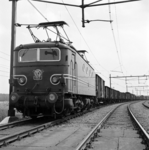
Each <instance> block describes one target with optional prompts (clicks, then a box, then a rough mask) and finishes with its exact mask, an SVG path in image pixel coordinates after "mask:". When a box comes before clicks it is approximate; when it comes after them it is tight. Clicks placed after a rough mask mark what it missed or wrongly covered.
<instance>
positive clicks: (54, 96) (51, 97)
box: [48, 93, 58, 103]
mask: <svg viewBox="0 0 149 150" xmlns="http://www.w3.org/2000/svg"><path fill="white" fill-rule="evenodd" d="M57 99H58V96H57V94H56V93H50V94H49V95H48V102H49V103H55V102H56V101H57Z"/></svg>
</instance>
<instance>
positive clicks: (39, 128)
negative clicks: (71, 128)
mask: <svg viewBox="0 0 149 150" xmlns="http://www.w3.org/2000/svg"><path fill="white" fill-rule="evenodd" d="M85 113H86V112H81V113H78V114H75V115H71V116H68V117H65V118H63V119H58V120H55V121H51V122H48V123H44V124H42V125H38V126H36V127H33V128H31V129H28V130H25V131H20V132H17V133H15V134H12V135H8V136H5V137H3V138H0V147H2V146H4V145H5V146H6V145H8V144H9V143H10V142H13V141H16V140H20V139H22V138H24V137H27V136H31V135H32V134H34V133H37V132H40V131H42V130H44V129H47V128H49V127H52V126H54V125H57V124H60V123H62V122H65V121H67V120H69V119H72V118H75V117H78V116H81V115H83V114H85Z"/></svg>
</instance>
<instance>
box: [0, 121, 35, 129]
mask: <svg viewBox="0 0 149 150" xmlns="http://www.w3.org/2000/svg"><path fill="white" fill-rule="evenodd" d="M30 120H32V119H30V118H26V119H23V120H19V121H14V122H10V123H7V124H0V131H1V130H5V129H7V128H12V127H14V126H17V125H20V124H22V123H25V122H28V121H30Z"/></svg>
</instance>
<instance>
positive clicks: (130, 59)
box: [0, 0, 149, 94]
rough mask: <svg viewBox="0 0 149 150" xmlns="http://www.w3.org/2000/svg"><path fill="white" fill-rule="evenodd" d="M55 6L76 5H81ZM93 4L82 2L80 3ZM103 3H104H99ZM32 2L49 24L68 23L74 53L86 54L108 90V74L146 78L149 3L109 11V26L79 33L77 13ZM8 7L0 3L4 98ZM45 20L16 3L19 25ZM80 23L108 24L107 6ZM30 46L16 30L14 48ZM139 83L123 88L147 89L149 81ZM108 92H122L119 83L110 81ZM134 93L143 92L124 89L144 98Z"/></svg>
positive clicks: (88, 13)
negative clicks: (26, 44) (110, 90)
mask: <svg viewBox="0 0 149 150" xmlns="http://www.w3.org/2000/svg"><path fill="white" fill-rule="evenodd" d="M55 1H56V2H65V3H71V4H78V5H80V4H81V0H73V1H71V2H70V0H55ZM93 1H94V0H85V3H86V4H87V3H91V2H93ZM107 1H108V0H103V1H102V2H100V3H104V2H107ZM114 1H118V0H110V2H114ZM119 1H122V0H119ZM31 2H32V4H33V5H34V6H35V7H36V8H37V9H38V10H39V11H40V12H41V13H42V14H43V15H44V17H45V18H47V19H48V20H49V21H59V20H63V21H65V22H67V23H68V25H69V26H66V28H65V29H66V32H67V34H68V36H69V38H70V39H71V41H72V42H73V45H74V47H75V48H76V49H78V50H86V51H87V52H88V53H87V54H86V57H87V59H88V60H89V62H90V64H91V65H92V66H93V68H94V69H95V71H96V72H98V74H99V75H100V76H101V77H102V78H103V79H104V80H105V82H106V85H108V86H109V75H110V74H111V76H112V77H115V76H126V75H127V76H130V75H149V0H142V1H136V2H130V3H123V4H117V5H111V6H110V11H111V18H112V20H113V23H112V26H111V24H110V23H109V22H90V23H89V24H85V26H86V27H85V28H82V22H81V20H82V14H81V9H80V8H75V7H65V6H60V5H53V4H46V3H39V2H34V1H31ZM11 5H12V2H10V1H9V0H2V3H1V5H0V93H8V92H9V84H8V78H9V65H10V61H9V60H10V58H9V57H10V56H9V55H10V41H11V39H10V36H11V13H12V12H11V11H12V10H11ZM44 17H43V16H41V15H40V14H39V12H37V10H35V8H33V6H32V5H31V4H30V3H29V2H28V0H20V1H18V2H17V22H18V23H24V24H36V23H40V22H46V20H45V18H44ZM85 19H87V20H96V19H104V20H109V19H110V17H109V6H98V7H91V8H86V9H85ZM112 31H113V32H112ZM31 42H33V40H32V38H31V36H30V35H29V33H28V31H27V29H25V28H22V29H21V28H18V29H17V38H16V46H18V45H20V44H25V43H31ZM122 72H123V73H122ZM135 79H136V78H135ZM141 79H146V78H139V80H135V81H130V80H129V81H127V86H136V85H137V86H142V85H149V78H148V80H141ZM112 87H113V88H115V89H117V90H120V91H126V84H125V81H124V80H123V79H121V80H120V79H114V78H112ZM144 89H145V90H146V89H147V88H144ZM148 89H149V87H148ZM138 90H143V88H131V87H129V91H130V92H133V93H135V94H137V93H141V94H147V92H145V93H143V92H138ZM148 94H149V93H148Z"/></svg>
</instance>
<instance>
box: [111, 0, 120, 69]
mask: <svg viewBox="0 0 149 150" xmlns="http://www.w3.org/2000/svg"><path fill="white" fill-rule="evenodd" d="M108 3H110V0H108ZM108 7H109V18H110V20H112V16H111V6H110V4H109V5H108ZM110 25H111V31H112V36H113V40H114V44H115V48H116V52H117V56H118V61H119V64H120V68H121V72H123V69H122V63H121V59H120V56H119V52H118V46H117V42H116V38H115V34H114V29H113V24H112V22H110Z"/></svg>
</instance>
